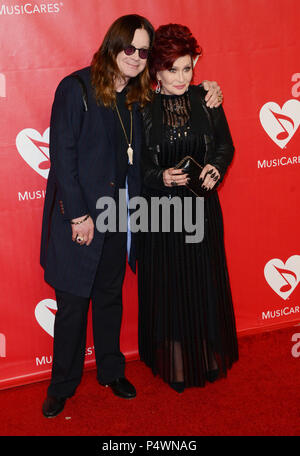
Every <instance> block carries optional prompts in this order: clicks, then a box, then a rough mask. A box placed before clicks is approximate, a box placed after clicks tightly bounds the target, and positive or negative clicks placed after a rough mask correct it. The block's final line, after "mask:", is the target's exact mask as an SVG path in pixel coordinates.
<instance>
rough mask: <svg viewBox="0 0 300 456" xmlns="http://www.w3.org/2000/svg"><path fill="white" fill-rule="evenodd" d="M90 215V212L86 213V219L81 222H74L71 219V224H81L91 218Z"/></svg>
mask: <svg viewBox="0 0 300 456" xmlns="http://www.w3.org/2000/svg"><path fill="white" fill-rule="evenodd" d="M89 216H90V214H88V215H86V216H85V217H84V219H82V220H80V222H72V221H71V222H70V223H71V225H80V223H83V222H85V221H86V220H87V219H88V218H89Z"/></svg>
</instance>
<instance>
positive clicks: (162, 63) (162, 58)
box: [149, 24, 202, 82]
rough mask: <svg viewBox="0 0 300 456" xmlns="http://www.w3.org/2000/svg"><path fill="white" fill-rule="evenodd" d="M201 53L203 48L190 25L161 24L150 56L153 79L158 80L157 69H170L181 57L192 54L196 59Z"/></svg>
mask: <svg viewBox="0 0 300 456" xmlns="http://www.w3.org/2000/svg"><path fill="white" fill-rule="evenodd" d="M201 53H202V50H201V48H200V47H199V45H198V43H197V40H196V38H194V37H193V35H192V33H191V31H190V29H189V28H188V27H186V26H185V25H180V24H167V25H161V26H160V27H159V28H158V29H157V30H156V32H155V39H154V44H153V48H152V49H151V53H150V58H149V70H150V76H151V79H152V81H153V82H155V81H156V73H157V71H163V70H169V69H170V68H172V66H173V63H174V62H175V60H177V59H178V58H179V57H183V56H184V55H190V56H191V58H192V59H194V58H195V57H196V56H197V55H201Z"/></svg>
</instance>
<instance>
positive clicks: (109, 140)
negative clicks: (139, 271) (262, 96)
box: [41, 67, 142, 297]
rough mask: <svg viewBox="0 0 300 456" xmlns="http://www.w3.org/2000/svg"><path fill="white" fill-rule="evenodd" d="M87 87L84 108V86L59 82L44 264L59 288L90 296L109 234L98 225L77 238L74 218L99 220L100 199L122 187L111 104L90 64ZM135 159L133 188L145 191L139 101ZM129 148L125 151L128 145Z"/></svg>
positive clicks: (52, 134) (53, 117)
mask: <svg viewBox="0 0 300 456" xmlns="http://www.w3.org/2000/svg"><path fill="white" fill-rule="evenodd" d="M76 74H78V75H79V76H80V77H81V78H82V80H83V81H84V83H85V85H86V88H87V96H88V110H87V112H85V111H84V109H83V99H82V89H81V87H80V84H79V83H78V81H77V80H76V79H75V78H73V77H69V76H67V77H66V78H64V79H63V80H62V81H61V82H60V84H59V85H58V87H57V90H56V93H55V98H54V102H53V106H52V113H51V123H50V161H51V167H50V172H49V177H48V182H47V189H46V197H45V205H44V213H43V226H42V239H41V265H42V267H43V268H44V270H45V280H46V281H47V282H48V283H49V284H50V285H52V286H53V287H54V288H56V289H59V290H62V291H67V292H70V293H72V294H75V295H78V296H84V297H89V296H90V293H91V289H92V285H93V281H94V277H95V274H96V270H97V266H98V264H99V260H100V257H101V251H102V247H103V242H104V239H105V234H104V233H100V232H99V231H98V230H97V229H96V225H95V234H94V239H93V241H92V243H91V244H90V245H89V246H80V245H78V244H77V243H76V242H73V241H72V230H71V224H70V220H71V219H73V218H76V217H80V216H83V215H85V214H90V215H91V217H92V219H93V221H94V223H95V222H96V217H97V215H99V213H100V211H99V210H97V209H96V202H97V200H98V198H100V197H102V196H111V197H114V195H115V191H116V185H115V180H116V169H117V162H116V150H117V140H118V139H117V137H116V134H117V133H116V131H115V128H116V124H115V114H114V113H113V110H112V109H110V108H105V107H104V106H102V105H98V104H97V103H96V100H95V98H94V95H93V89H92V86H91V81H90V67H87V68H84V69H82V70H79V71H77V72H76ZM133 138H134V139H133V148H134V164H133V165H132V166H128V176H127V177H128V190H129V197H130V198H132V197H134V196H137V195H139V194H140V187H141V182H140V153H141V147H142V117H141V114H140V112H139V110H138V107H137V106H136V105H134V106H133ZM124 152H125V151H124ZM135 263H136V239H135V235H134V234H132V246H131V251H130V257H129V264H130V266H131V268H132V269H133V270H134V271H135Z"/></svg>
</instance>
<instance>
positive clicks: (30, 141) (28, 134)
mask: <svg viewBox="0 0 300 456" xmlns="http://www.w3.org/2000/svg"><path fill="white" fill-rule="evenodd" d="M49 132H50V128H47V129H46V130H45V131H44V133H43V135H41V134H40V133H39V132H38V131H37V130H34V129H33V128H25V129H24V130H22V131H20V133H19V134H18V135H17V138H16V146H17V149H18V152H19V154H20V155H21V157H22V158H23V159H24V160H25V162H26V163H27V164H28V165H29V166H31V168H32V169H34V171H36V172H37V173H38V174H39V175H40V176H42V177H44V178H45V179H47V178H48V174H49V168H50V160H49Z"/></svg>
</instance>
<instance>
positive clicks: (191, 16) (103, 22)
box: [0, 0, 300, 389]
mask: <svg viewBox="0 0 300 456" xmlns="http://www.w3.org/2000/svg"><path fill="white" fill-rule="evenodd" d="M129 13H138V14H141V15H144V16H146V17H147V18H149V20H150V21H151V22H152V23H153V25H154V26H155V27H157V26H158V25H160V24H165V23H169V22H177V23H181V24H186V25H188V26H189V27H190V28H191V30H192V31H193V33H194V34H195V36H196V37H197V39H198V41H199V44H200V45H201V47H202V48H203V57H201V58H200V59H199V60H198V62H197V64H196V69H195V82H200V81H202V80H203V79H209V80H217V81H218V83H219V84H220V86H221V87H222V90H223V93H224V96H225V98H224V109H225V111H226V114H227V117H228V121H229V124H230V127H231V131H232V135H233V138H234V143H235V147H236V153H235V158H234V160H233V163H232V165H231V166H230V169H229V172H228V175H227V177H226V179H225V181H224V185H222V187H221V188H220V190H219V194H220V198H221V202H222V207H223V213H224V223H225V242H226V251H227V257H228V265H229V272H230V278H231V284H232V293H233V298H234V305H235V312H236V319H237V329H238V332H239V334H243V333H246V332H247V333H249V332H256V331H266V330H269V329H270V328H273V327H277V326H280V325H289V324H290V325H293V324H296V322H297V321H299V320H300V311H299V306H300V300H299V298H300V286H298V284H299V280H300V241H299V224H300V214H299V200H300V187H299V170H300V147H299V146H300V129H299V128H298V127H299V123H300V99H299V97H300V64H299V55H300V39H299V17H300V3H299V0H209V1H207V0H185V1H182V0H164V1H161V0H127V1H126V2H124V1H123V0H87V1H85V2H83V1H82V0H63V1H53V0H19V1H18V0H6V1H5V0H0V42H1V60H0V110H1V115H0V160H1V161H0V209H1V213H0V214H1V216H0V227H1V235H0V258H1V260H0V261H1V274H0V299H1V307H0V389H2V388H7V387H10V386H14V385H21V384H25V383H30V382H33V381H37V380H41V379H46V378H49V376H50V370H51V362H52V342H53V323H54V319H55V312H56V302H55V298H54V292H53V290H52V288H51V287H49V286H48V285H47V284H46V283H45V282H44V280H43V271H42V269H41V267H40V265H39V248H40V231H41V217H42V208H43V202H44V197H45V187H46V179H47V175H48V171H49V117H50V109H51V105H52V101H53V96H54V91H55V88H56V86H57V84H58V82H59V81H60V80H61V79H62V77H64V76H65V75H67V74H69V73H71V72H72V71H74V70H76V69H79V68H82V67H84V66H87V65H89V64H90V61H91V58H92V55H93V53H94V52H95V51H96V50H97V49H98V47H99V45H100V43H101V41H102V39H103V37H104V34H105V32H106V30H107V29H108V27H109V25H110V24H111V23H112V22H113V21H114V20H115V19H116V18H117V17H119V16H121V15H123V14H129ZM137 305H138V303H137V280H136V276H135V275H134V274H133V273H132V272H131V271H130V270H129V269H128V270H127V274H126V279H125V285H124V314H123V326H122V334H121V346H122V350H123V352H124V353H125V354H126V356H127V359H134V358H137V357H138V351H137ZM94 364H95V361H94V348H93V338H92V333H91V321H90V320H89V331H88V340H87V348H86V368H89V367H93V366H94Z"/></svg>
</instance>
